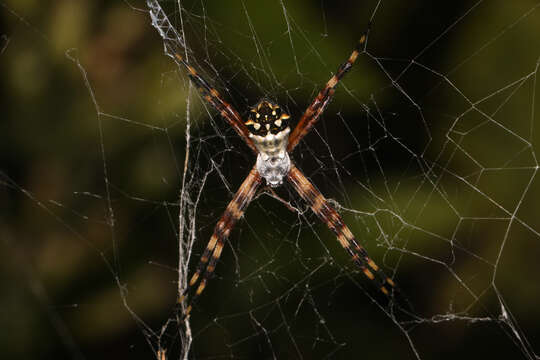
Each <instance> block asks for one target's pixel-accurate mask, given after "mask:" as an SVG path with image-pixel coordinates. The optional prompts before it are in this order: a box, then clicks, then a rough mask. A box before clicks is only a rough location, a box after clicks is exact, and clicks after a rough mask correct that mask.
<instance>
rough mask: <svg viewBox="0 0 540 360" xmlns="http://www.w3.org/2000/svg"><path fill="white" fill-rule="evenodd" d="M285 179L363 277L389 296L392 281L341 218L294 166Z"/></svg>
mask: <svg viewBox="0 0 540 360" xmlns="http://www.w3.org/2000/svg"><path fill="white" fill-rule="evenodd" d="M287 179H288V180H289V182H290V183H291V184H292V186H293V187H294V189H295V190H296V192H298V194H299V195H300V197H301V198H302V199H304V201H306V202H307V203H308V204H309V206H310V207H311V210H313V212H314V213H315V214H316V215H317V216H318V217H319V218H320V219H321V220H322V221H323V222H324V223H325V224H326V225H327V226H328V227H329V228H330V230H332V231H333V232H334V234H336V236H337V238H338V241H339V243H340V244H341V246H343V248H344V249H345V250H346V251H347V252H348V253H349V255H350V256H351V257H352V259H353V261H354V262H355V263H356V265H358V266H359V267H360V269H361V270H362V272H363V273H364V275H365V276H366V277H367V278H369V279H370V280H372V281H374V282H375V283H376V284H377V286H378V288H379V289H380V290H381V291H382V292H383V293H384V294H385V295H389V294H390V293H389V289H393V290H395V289H396V285H395V283H394V281H393V280H392V279H390V278H389V277H388V276H386V275H385V273H384V272H383V270H382V269H381V268H380V267H379V266H377V264H375V262H374V261H373V260H371V258H370V257H369V255H368V253H367V251H366V249H364V247H363V246H361V245H360V244H358V242H357V241H356V239H355V237H354V235H353V234H352V232H351V230H350V229H349V228H348V227H347V225H346V224H345V223H344V222H343V219H342V218H341V216H339V214H338V213H337V211H336V210H335V209H334V208H333V207H332V206H331V205H330V204H329V203H328V201H327V200H326V198H325V197H324V196H323V195H322V194H321V193H320V192H319V190H317V189H316V188H315V186H313V184H312V183H311V182H310V181H309V180H308V179H307V178H306V177H305V176H304V174H302V172H301V171H300V170H298V168H296V166H294V165H291V170H290V171H289V174H288V175H287Z"/></svg>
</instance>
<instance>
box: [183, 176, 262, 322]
mask: <svg viewBox="0 0 540 360" xmlns="http://www.w3.org/2000/svg"><path fill="white" fill-rule="evenodd" d="M261 179H262V178H261V176H260V175H259V172H258V171H257V169H256V168H253V169H252V170H251V172H250V173H249V175H248V176H247V177H246V179H245V180H244V182H243V183H242V185H240V188H239V189H238V191H237V192H236V194H235V195H234V197H233V199H232V200H231V202H230V203H229V205H228V206H227V208H226V209H225V212H224V213H223V215H222V216H221V218H220V219H219V221H218V222H217V224H216V227H215V228H214V233H213V234H212V237H211V238H210V241H209V242H208V245H207V246H206V249H205V250H204V253H203V255H202V256H201V259H200V260H199V264H198V266H197V270H196V271H195V273H194V274H193V276H192V277H191V280H190V281H189V285H188V287H187V288H186V290H185V291H184V292H183V293H182V295H181V296H180V297H179V299H178V302H179V303H181V302H183V301H184V299H185V298H186V296H187V293H188V292H189V290H190V289H192V288H193V287H194V286H195V285H196V284H197V282H198V281H199V279H200V283H199V286H198V287H197V290H195V294H194V295H193V297H192V298H191V299H190V301H189V305H188V307H187V308H186V310H185V314H184V315H185V316H187V315H189V313H190V311H191V308H192V305H193V303H194V301H195V300H196V299H197V298H198V297H199V296H200V295H201V293H202V292H203V290H204V288H205V287H206V283H207V282H208V279H209V278H210V276H211V275H212V273H213V272H214V270H215V268H216V264H217V261H218V260H219V257H220V256H221V252H222V250H223V246H224V245H225V241H226V240H227V238H228V237H229V234H230V233H231V230H232V228H233V227H234V224H235V223H236V222H237V221H238V219H240V218H241V217H242V215H243V214H244V211H245V209H246V208H247V206H248V205H249V203H250V202H251V200H252V199H253V196H254V195H255V192H256V191H257V188H258V187H259V185H260V184H261V182H262V181H261ZM203 270H204V273H203Z"/></svg>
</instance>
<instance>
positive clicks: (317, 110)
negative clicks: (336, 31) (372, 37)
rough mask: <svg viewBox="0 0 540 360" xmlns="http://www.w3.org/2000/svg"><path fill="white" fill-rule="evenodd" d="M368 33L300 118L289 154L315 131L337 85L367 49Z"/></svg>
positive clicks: (288, 147)
mask: <svg viewBox="0 0 540 360" xmlns="http://www.w3.org/2000/svg"><path fill="white" fill-rule="evenodd" d="M368 32H369V27H368V30H366V31H365V32H364V34H363V35H362V36H361V37H360V40H358V43H357V44H356V47H355V48H354V50H353V52H352V53H351V55H350V56H349V58H348V59H347V61H346V62H344V63H343V64H341V65H340V66H339V68H338V69H337V72H336V74H335V75H334V76H332V77H331V78H330V80H328V82H327V83H326V86H325V87H324V88H323V89H322V90H321V91H320V92H319V93H318V94H317V96H316V97H315V99H313V101H312V103H311V104H310V105H309V106H308V108H307V109H306V111H305V112H304V114H303V115H302V117H301V118H300V121H298V125H296V127H295V128H294V130H293V132H292V133H291V136H290V137H289V144H288V145H287V151H288V152H291V151H293V149H294V148H295V147H296V145H298V143H299V142H300V140H302V138H303V137H304V136H306V135H307V134H308V133H309V132H310V131H311V130H312V129H313V126H314V125H315V123H317V120H318V119H319V116H320V115H321V114H322V113H323V111H324V110H325V109H326V106H327V105H328V103H329V102H330V100H332V96H333V95H334V92H335V88H336V86H337V84H338V83H339V81H340V80H341V79H342V78H343V77H344V76H345V74H347V72H348V71H349V70H350V69H351V67H352V66H353V64H354V63H355V62H356V59H357V58H358V55H360V52H361V51H363V48H364V47H365V44H366V41H367V34H368Z"/></svg>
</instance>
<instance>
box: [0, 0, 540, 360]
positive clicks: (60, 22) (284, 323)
mask: <svg viewBox="0 0 540 360" xmlns="http://www.w3.org/2000/svg"><path fill="white" fill-rule="evenodd" d="M160 3H161V5H162V6H163V7H164V9H165V10H166V12H167V14H168V15H169V17H170V19H171V21H172V22H173V24H174V25H175V26H176V27H177V28H178V29H180V28H181V27H183V29H184V31H185V34H186V40H187V42H188V46H189V47H190V49H191V55H190V56H192V58H191V62H192V63H193V64H194V65H196V66H197V68H198V69H199V70H200V72H201V73H202V74H203V75H205V76H206V77H207V78H209V79H211V82H212V84H213V85H215V86H216V87H217V88H218V89H219V90H220V91H221V92H222V93H223V94H224V96H225V97H226V98H227V99H228V100H230V101H231V103H232V104H233V105H234V106H235V107H236V108H237V109H238V110H239V111H240V112H241V113H242V114H244V113H245V111H246V110H247V109H248V108H249V106H251V105H253V104H254V103H256V102H257V101H258V100H259V99H260V98H262V97H270V98H272V99H275V100H277V101H278V102H279V103H280V104H281V105H282V106H283V107H284V108H286V109H287V111H289V113H291V115H292V118H293V119H298V117H299V116H300V115H301V114H302V112H303V110H304V109H305V108H306V106H307V105H308V104H309V102H310V100H311V99H312V98H313V97H314V96H315V95H316V93H317V91H318V90H319V89H320V88H322V86H324V84H325V82H326V81H327V80H328V79H329V77H330V76H331V75H332V73H333V72H334V71H335V69H336V68H337V66H338V64H340V63H342V62H343V61H344V60H345V59H346V58H347V57H348V55H349V54H350V51H351V49H352V46H353V45H354V44H355V41H357V39H358V37H359V35H360V34H361V33H362V31H363V30H364V29H365V26H366V24H367V23H368V22H369V20H370V18H371V17H372V15H373V19H372V20H373V26H372V31H371V33H370V37H369V42H368V47H367V53H366V54H363V55H362V56H361V57H360V58H359V60H358V63H357V64H356V65H355V67H354V68H353V70H352V71H351V73H350V74H349V75H348V76H347V78H346V80H345V81H344V82H343V84H342V85H340V86H338V89H337V92H336V96H335V99H334V100H333V102H332V103H331V105H330V106H329V108H328V110H327V112H326V114H325V117H324V120H323V121H321V122H320V123H319V124H318V125H317V128H316V131H315V132H314V133H313V134H310V136H309V137H308V138H306V140H305V141H304V142H303V143H302V144H301V145H300V146H299V148H298V150H297V151H296V152H295V154H294V155H293V159H294V161H295V162H296V164H297V165H298V166H299V168H301V169H302V170H303V171H304V172H305V173H306V175H307V176H308V177H309V178H310V179H312V181H313V182H314V183H315V184H316V185H317V187H318V188H319V189H320V190H321V191H322V192H323V193H324V194H326V195H327V196H328V197H329V198H331V199H333V200H335V201H336V202H337V204H338V205H339V206H338V208H339V209H340V212H341V214H342V215H343V216H344V218H345V219H346V221H347V223H348V224H350V227H351V229H352V230H353V232H354V233H355V234H356V235H357V237H358V238H359V239H362V242H363V243H364V244H365V246H366V248H367V249H368V251H369V252H370V254H371V256H372V257H373V258H374V259H375V260H376V261H377V263H379V264H380V265H381V266H383V267H384V268H385V271H387V272H388V273H389V274H391V275H392V276H395V279H396V281H397V282H398V283H399V284H400V287H401V288H402V289H403V291H404V293H405V294H406V296H407V298H408V299H409V301H410V303H411V305H412V306H413V310H412V312H411V313H409V314H406V313H403V312H402V311H399V310H396V313H395V314H394V313H393V314H390V315H389V312H390V311H392V309H393V308H391V307H390V308H389V307H387V302H386V300H385V299H384V298H382V297H380V296H379V294H378V293H377V291H376V289H373V288H372V287H370V285H369V284H368V283H367V282H366V281H365V280H364V279H363V277H362V275H361V274H360V273H358V270H357V269H355V268H354V266H351V264H350V261H349V260H348V258H347V255H346V254H345V253H344V252H343V251H342V250H341V249H340V248H339V245H338V244H337V242H336V241H335V238H334V237H333V235H332V234H331V233H330V232H329V231H328V230H327V229H326V228H325V227H324V226H323V225H322V224H320V223H319V222H318V220H317V219H316V218H314V217H313V216H312V215H310V214H309V210H308V209H307V208H306V207H305V205H303V204H302V203H301V202H298V201H297V197H296V196H295V195H294V194H293V193H292V192H291V191H290V189H289V188H287V187H284V188H283V189H280V190H278V195H279V196H280V197H283V198H284V199H285V201H287V202H291V204H292V205H293V206H296V207H297V208H298V209H299V210H300V213H298V212H293V211H289V210H287V208H286V207H285V206H283V204H281V203H280V202H278V201H276V200H275V199H272V198H271V197H270V196H267V194H264V193H262V194H261V195H260V196H259V197H257V199H256V200H255V201H254V202H253V204H252V205H251V207H250V209H249V210H248V212H247V214H246V218H245V219H244V220H243V221H241V222H240V223H239V224H238V225H237V226H236V228H235V230H234V231H233V235H232V236H231V246H227V247H226V249H225V250H226V251H225V254H224V256H223V259H222V260H221V261H220V264H219V266H218V270H217V272H216V275H217V276H216V277H215V278H214V279H213V280H212V281H211V282H210V283H209V286H208V288H207V290H205V293H204V295H203V297H202V298H201V300H200V302H199V303H198V304H197V306H196V307H195V310H194V313H193V316H192V318H191V326H192V329H191V331H192V335H193V343H192V348H191V352H190V358H222V357H227V358H265V359H266V358H308V359H309V358H360V357H375V358H377V359H386V358H388V359H389V358H393V359H395V358H398V359H413V358H415V356H416V354H418V356H419V357H420V358H423V359H433V358H437V359H456V358H465V359H477V358H488V357H489V358H511V359H519V358H529V359H532V358H534V356H535V355H534V353H535V352H536V353H538V349H539V348H540V338H539V336H540V335H539V334H540V329H539V326H538V323H539V322H540V310H539V307H538V306H537V305H538V299H539V295H540V285H539V283H538V280H537V278H536V274H538V270H539V264H538V258H539V256H540V233H539V231H540V220H539V218H538V215H537V214H538V213H539V210H540V209H539V205H538V204H539V201H538V200H540V186H539V184H538V180H537V177H536V171H537V170H538V166H537V160H536V154H535V151H536V149H537V148H538V140H537V139H538V135H539V134H538V128H539V126H538V121H537V119H538V105H539V104H540V103H539V95H538V94H539V91H538V82H537V75H538V59H539V56H540V5H539V4H540V3H538V2H536V1H526V0H520V1H514V2H500V1H499V2H498V1H481V2H478V3H471V2H469V1H455V2H445V3H444V4H441V3H436V2H431V1H409V2H395V1H382V2H380V3H377V2H376V1H366V2H351V1H349V2H344V1H338V2H331V1H319V2H315V1H294V2H293V1H289V2H280V1H236V0H235V1H227V2H217V1H182V11H181V12H179V7H178V4H177V3H176V2H172V1H162V2H160ZM377 5H378V9H377V10H376V11H375V8H376V7H377ZM0 19H1V23H0V24H1V26H0V78H1V79H2V81H1V82H0V86H1V87H2V96H1V97H0V108H1V109H2V110H1V119H2V120H1V122H0V134H1V141H0V171H1V177H0V181H1V186H0V204H2V205H1V206H0V209H1V210H2V213H1V217H0V246H1V250H0V254H1V255H0V268H1V271H0V274H1V275H0V281H1V282H0V286H1V292H0V294H1V295H0V319H1V320H2V326H0V352H1V353H2V354H3V355H2V356H3V357H4V358H19V359H35V358H43V359H59V358H76V359H80V358H88V359H92V358H100V359H109V358H110V359H113V358H130V359H131V358H133V359H148V358H155V357H156V352H157V350H158V348H159V347H163V348H165V349H166V350H167V354H168V356H169V358H177V357H178V356H179V354H181V353H182V346H185V345H184V343H183V342H182V336H183V335H182V334H183V332H182V331H180V332H177V331H176V328H175V327H174V326H173V325H171V324H169V326H168V327H167V328H166V330H165V331H164V332H163V334H162V335H160V334H161V331H162V329H163V327H164V325H165V324H166V323H167V320H168V319H173V318H174V316H173V308H174V303H175V300H176V296H177V280H178V272H177V268H178V222H179V220H178V216H179V215H178V212H179V194H180V190H181V184H182V182H183V181H184V183H185V191H186V195H185V196H186V197H185V199H186V204H185V206H186V209H187V210H186V212H185V213H184V214H183V218H184V219H185V220H186V226H187V229H186V233H185V235H186V234H187V235H186V236H193V238H194V239H196V240H195V245H194V251H193V255H192V257H191V263H193V262H195V261H197V259H198V256H200V253H201V250H202V249H203V248H204V246H205V245H206V241H207V240H208V239H209V237H210V235H211V232H212V229H213V226H214V225H215V223H216V221H217V219H218V218H219V216H220V215H221V213H222V211H223V209H224V208H225V207H226V205H227V203H228V202H229V201H230V199H231V197H232V194H233V193H234V191H235V189H236V188H237V187H238V186H239V184H240V183H241V181H242V179H243V178H244V177H245V175H246V174H247V172H248V171H249V169H250V168H251V166H252V164H253V163H254V160H255V159H254V157H253V155H252V154H251V153H250V152H249V151H248V150H247V148H246V147H245V145H244V144H243V143H242V142H241V141H240V140H239V139H238V138H236V136H235V134H234V132H233V131H231V130H230V129H229V128H228V127H227V126H226V124H224V122H223V121H222V120H221V119H220V118H219V117H218V116H217V114H216V113H215V112H214V111H213V110H212V109H210V108H208V107H205V105H204V104H203V103H202V102H201V101H200V99H199V97H198V95H197V93H196V90H195V89H193V88H190V86H189V81H188V79H187V77H186V76H185V74H184V73H183V72H182V71H178V69H177V68H176V67H175V65H174V63H173V62H172V61H171V59H170V58H168V57H166V56H165V55H164V53H163V43H162V41H161V38H160V37H159V35H158V34H157V32H156V31H155V29H154V28H153V27H152V26H151V24H150V18H149V15H148V13H147V10H146V6H145V3H144V1H91V0H76V1H72V0H64V1H55V2H41V1H35V0H24V1H20V0H17V1H15V0H7V1H3V2H0ZM188 123H189V129H190V136H191V138H190V141H191V142H190V146H191V147H190V154H189V155H188V161H187V163H188V165H189V166H188V171H187V175H186V178H185V179H183V175H182V174H183V167H184V161H185V158H186V152H185V149H186V128H187V124H188ZM304 211H305V212H304ZM193 221H194V222H193ZM192 266H193V265H192ZM190 269H191V268H190ZM394 316H395V317H394ZM536 356H538V355H536Z"/></svg>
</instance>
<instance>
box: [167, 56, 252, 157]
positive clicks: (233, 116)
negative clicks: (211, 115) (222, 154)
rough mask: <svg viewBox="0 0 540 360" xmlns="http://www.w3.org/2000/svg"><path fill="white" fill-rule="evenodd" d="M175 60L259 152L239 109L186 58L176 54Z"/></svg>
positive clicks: (202, 92) (246, 140)
mask: <svg viewBox="0 0 540 360" xmlns="http://www.w3.org/2000/svg"><path fill="white" fill-rule="evenodd" d="M174 57H175V60H176V62H177V63H178V64H180V65H182V66H183V67H185V68H186V70H187V72H188V76H189V79H190V80H191V81H192V82H193V83H194V84H195V86H196V87H197V89H198V90H199V92H200V93H201V95H202V97H203V98H204V99H205V100H206V101H207V102H208V103H209V104H210V105H212V106H213V107H214V108H215V109H216V110H217V111H218V112H219V113H220V115H221V116H222V117H223V118H224V119H225V120H226V121H227V122H228V123H229V125H230V126H232V128H233V129H234V130H235V131H236V132H237V134H238V135H240V137H241V138H242V139H243V140H244V141H245V142H246V144H247V145H248V146H249V147H250V148H251V149H252V150H253V151H254V152H257V149H256V148H255V145H254V144H253V140H251V138H250V137H249V130H248V128H247V126H246V125H245V124H244V123H243V122H242V118H241V117H240V114H239V113H238V111H236V110H235V109H234V108H233V107H232V105H231V104H229V103H228V102H226V101H225V100H223V98H222V97H221V95H220V94H219V92H218V91H217V90H216V89H214V88H213V87H211V86H210V84H208V82H207V81H206V80H204V79H203V78H202V77H201V76H200V75H199V73H198V72H197V71H196V70H195V69H194V68H193V67H192V66H191V65H189V64H188V63H187V62H186V61H185V60H184V58H183V57H182V56H181V55H180V54H178V53H175V54H174Z"/></svg>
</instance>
